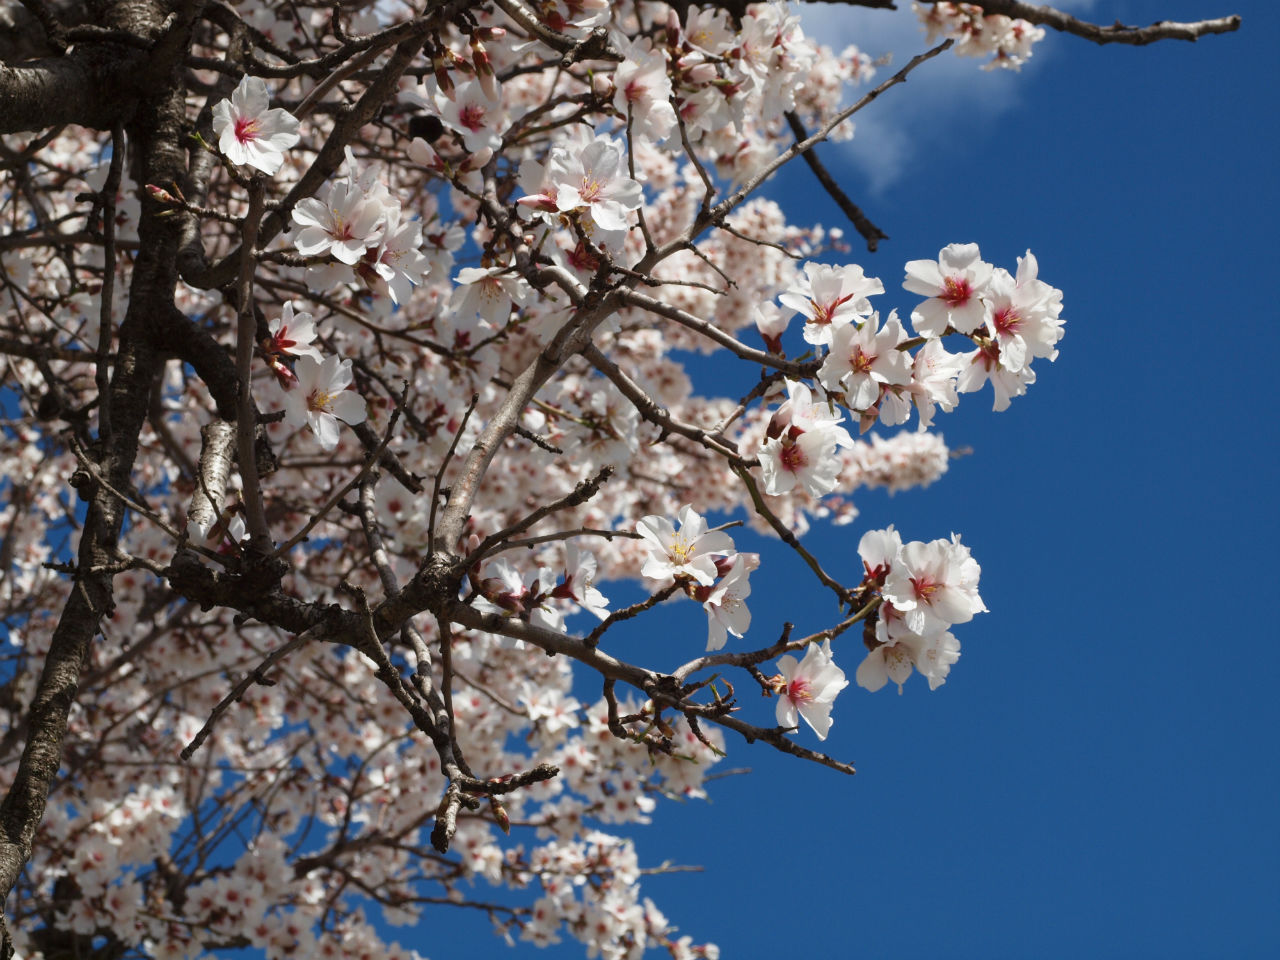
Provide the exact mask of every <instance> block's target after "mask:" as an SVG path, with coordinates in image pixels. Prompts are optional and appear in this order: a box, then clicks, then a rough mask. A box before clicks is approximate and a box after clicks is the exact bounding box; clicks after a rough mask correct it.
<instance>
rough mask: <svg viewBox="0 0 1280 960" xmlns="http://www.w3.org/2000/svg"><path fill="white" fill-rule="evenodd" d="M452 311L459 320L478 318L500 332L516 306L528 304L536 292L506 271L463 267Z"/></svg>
mask: <svg viewBox="0 0 1280 960" xmlns="http://www.w3.org/2000/svg"><path fill="white" fill-rule="evenodd" d="M454 280H455V281H456V282H457V284H458V286H457V287H455V288H454V291H453V297H452V298H451V299H450V301H449V309H450V310H451V311H453V312H454V314H456V315H457V317H458V318H462V317H473V316H479V317H481V318H482V319H484V320H485V322H486V323H489V324H490V325H492V326H493V327H495V328H497V329H501V328H502V327H504V326H506V324H507V318H508V317H509V316H511V307H512V305H513V304H515V305H517V306H519V305H523V304H525V303H527V302H528V301H529V298H530V296H531V295H532V293H533V291H532V289H531V288H530V287H529V284H528V283H527V282H526V281H525V279H524V278H523V277H520V276H517V275H516V274H514V273H512V272H510V270H509V268H507V267H490V268H489V269H484V268H481V267H463V268H462V269H461V270H459V271H458V275H457V276H456V277H454Z"/></svg>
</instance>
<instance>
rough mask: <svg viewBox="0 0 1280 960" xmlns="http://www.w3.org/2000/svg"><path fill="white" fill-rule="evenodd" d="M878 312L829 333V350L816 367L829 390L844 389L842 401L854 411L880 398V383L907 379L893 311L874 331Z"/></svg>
mask: <svg viewBox="0 0 1280 960" xmlns="http://www.w3.org/2000/svg"><path fill="white" fill-rule="evenodd" d="M878 324H879V316H878V315H877V314H874V313H873V314H872V315H871V317H870V318H869V319H867V320H865V321H864V322H863V323H862V325H861V326H858V325H856V324H853V323H847V324H844V325H842V326H841V327H839V328H838V329H837V330H836V332H835V333H834V334H832V336H831V352H830V353H828V354H827V359H826V361H825V362H824V363H823V364H822V368H821V369H820V370H819V371H818V379H819V380H820V381H821V382H822V385H823V386H824V387H826V388H827V389H828V390H830V391H831V392H833V393H839V392H840V391H841V390H843V391H844V396H845V403H846V404H848V406H849V409H851V410H855V411H861V410H867V409H869V408H870V407H873V406H875V404H876V402H877V401H878V400H879V399H880V385H881V384H886V385H893V386H905V385H906V384H909V383H910V382H911V358H910V356H909V355H908V354H907V352H906V351H905V350H899V349H898V344H899V343H901V342H902V341H903V340H904V339H905V338H906V334H905V333H904V332H903V329H902V325H901V324H900V323H899V322H898V315H897V313H896V312H895V313H891V314H889V319H888V320H887V321H886V322H885V325H884V326H883V327H882V328H880V329H879V331H878V332H877V326H878Z"/></svg>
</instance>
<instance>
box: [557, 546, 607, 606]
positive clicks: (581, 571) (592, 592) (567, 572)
mask: <svg viewBox="0 0 1280 960" xmlns="http://www.w3.org/2000/svg"><path fill="white" fill-rule="evenodd" d="M596 569H597V567H596V558H595V555H594V554H592V553H591V552H590V551H587V550H580V549H579V548H578V545H577V544H576V543H574V542H573V541H572V540H570V541H569V543H568V545H567V546H566V547H565V560H564V582H563V583H561V584H560V585H559V586H557V587H556V588H555V590H553V591H552V594H553V595H554V596H556V597H561V598H563V599H565V600H572V601H573V602H574V603H576V604H577V605H578V606H580V607H582V609H583V610H586V611H587V612H588V613H591V614H594V615H595V616H597V617H599V618H600V619H601V620H603V619H604V618H605V617H607V616H609V598H608V597H606V596H605V595H604V594H602V593H601V592H600V591H599V590H597V589H596V587H595V579H596Z"/></svg>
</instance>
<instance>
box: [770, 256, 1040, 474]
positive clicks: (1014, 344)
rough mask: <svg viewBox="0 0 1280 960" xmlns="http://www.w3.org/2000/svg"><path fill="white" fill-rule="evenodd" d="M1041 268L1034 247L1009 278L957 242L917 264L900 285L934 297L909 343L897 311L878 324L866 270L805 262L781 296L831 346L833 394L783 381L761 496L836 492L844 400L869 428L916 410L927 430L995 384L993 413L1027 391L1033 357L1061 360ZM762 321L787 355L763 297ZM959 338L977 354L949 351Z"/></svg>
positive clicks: (824, 368)
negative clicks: (963, 398) (937, 417)
mask: <svg viewBox="0 0 1280 960" xmlns="http://www.w3.org/2000/svg"><path fill="white" fill-rule="evenodd" d="M1038 272H1039V266H1038V264H1037V262H1036V258H1035V257H1034V256H1033V255H1032V254H1031V251H1027V255H1026V256H1025V257H1019V258H1018V268H1017V274H1016V275H1013V274H1010V273H1009V272H1008V271H1007V270H1004V269H1001V268H997V267H995V266H993V265H992V264H990V263H986V262H984V261H983V260H982V258H981V255H980V253H979V251H978V246H977V244H972V243H966V244H961V243H953V244H951V245H950V246H947V247H945V248H944V249H943V250H941V251H940V252H939V254H938V259H937V260H912V261H911V262H909V263H908V264H907V267H906V280H905V281H904V283H903V287H904V288H905V289H906V290H908V291H909V292H911V293H916V294H919V295H921V296H924V297H927V298H928V299H926V300H925V301H924V302H923V303H921V304H919V306H917V307H916V308H915V309H914V310H912V312H911V324H912V327H913V328H914V331H915V333H916V337H915V338H914V339H912V338H911V337H910V336H909V334H908V332H907V330H906V329H904V328H903V325H902V323H901V321H900V320H899V319H898V316H897V313H896V312H891V313H890V314H889V316H888V318H887V319H886V320H885V321H884V322H883V323H881V322H880V316H879V313H877V312H876V311H875V310H873V309H872V307H871V302H870V300H869V299H868V297H870V296H873V295H876V294H881V293H883V292H884V285H883V284H882V283H881V282H880V281H879V280H877V279H874V278H869V277H866V276H865V275H864V274H863V271H862V268H861V267H859V266H857V265H856V264H855V265H851V266H847V267H832V266H828V265H825V264H816V263H808V264H806V265H805V277H804V278H802V279H801V280H800V281H799V282H798V283H797V284H796V286H794V287H792V288H791V289H790V290H788V291H787V292H785V293H783V294H782V295H781V297H780V298H779V299H780V300H781V302H782V303H783V304H784V305H785V306H787V307H790V308H791V309H793V310H794V311H796V312H797V313H799V314H800V315H802V316H803V317H804V320H805V323H804V330H803V336H804V339H805V341H806V342H807V343H809V344H812V345H813V346H814V347H816V348H818V349H821V348H822V347H826V348H827V352H826V354H825V355H824V356H823V359H822V364H821V366H820V367H819V368H818V371H817V379H818V382H819V383H820V384H821V386H822V389H823V391H824V394H825V396H824V397H822V398H820V399H815V397H814V395H813V391H811V390H810V389H809V388H808V387H807V386H805V385H804V384H796V383H792V382H791V381H787V395H788V399H787V400H786V401H785V402H783V403H782V405H781V406H780V407H779V408H778V409H777V410H776V411H775V412H774V414H773V417H772V418H771V419H770V420H769V424H768V427H767V428H766V431H765V440H764V442H763V443H762V444H761V446H760V451H759V457H760V471H761V475H762V479H763V484H764V491H765V493H767V494H770V495H773V496H777V495H779V494H785V493H787V492H789V491H790V490H792V489H793V488H794V487H796V486H800V487H802V488H803V489H804V490H805V491H806V492H808V493H809V494H810V495H811V496H815V497H820V496H822V495H824V494H826V493H829V492H831V491H832V490H834V489H835V488H836V487H837V485H838V482H839V481H838V477H839V475H840V472H841V469H842V466H843V464H842V462H841V458H840V456H839V455H838V451H839V449H841V448H848V447H850V446H852V443H853V440H852V438H851V437H850V436H849V434H848V432H847V431H846V430H845V429H844V428H843V427H841V426H839V423H840V422H841V421H842V420H843V416H842V415H841V414H839V413H837V412H835V410H834V407H833V404H834V403H835V402H839V403H841V404H843V405H844V406H846V407H848V409H849V410H850V412H852V413H853V414H854V415H855V416H856V417H857V418H858V420H859V422H860V424H861V429H862V430H863V431H864V432H865V431H866V430H867V429H868V428H869V427H871V426H872V425H873V424H875V423H876V422H877V421H878V422H880V423H883V424H884V425H886V426H897V425H899V424H902V423H904V422H906V421H907V419H909V417H910V415H911V410H912V409H913V408H914V409H915V410H917V411H918V414H919V429H920V430H925V429H927V428H928V427H929V426H931V425H932V423H933V416H934V413H935V411H936V410H937V409H938V408H941V409H942V410H943V411H946V412H949V411H951V410H952V409H954V407H955V405H956V403H957V402H958V400H959V396H958V395H959V394H962V393H972V392H974V391H976V390H980V389H981V388H982V387H983V386H984V385H985V384H986V383H988V382H990V384H991V387H992V391H993V393H994V394H995V409H996V410H997V411H1000V410H1004V409H1006V408H1007V407H1008V406H1009V401H1010V399H1011V398H1012V397H1015V396H1021V395H1022V394H1024V393H1026V390H1027V387H1028V386H1029V385H1030V384H1032V383H1034V382H1035V371H1034V370H1033V369H1032V368H1031V361H1032V360H1033V359H1037V358H1045V359H1048V360H1051V361H1052V360H1054V359H1056V358H1057V356H1058V350H1057V346H1056V344H1057V343H1058V341H1059V340H1060V339H1062V335H1063V324H1064V322H1065V321H1064V320H1063V319H1062V316H1061V314H1062V292H1061V291H1060V290H1057V289H1055V288H1053V287H1051V286H1049V285H1048V284H1047V283H1045V282H1043V281H1042V280H1040V279H1039V278H1038ZM756 323H757V325H758V326H759V328H760V332H761V336H762V337H763V338H764V340H765V343H766V345H767V346H769V348H770V350H772V351H773V352H775V353H781V351H782V335H783V333H784V332H785V330H786V326H787V318H786V316H785V314H784V312H783V311H781V310H779V309H778V308H776V307H774V306H773V305H772V304H766V305H764V307H762V308H760V309H759V310H757V313H756ZM952 334H957V335H960V336H963V337H967V338H968V339H969V341H970V342H971V344H972V346H973V347H974V349H973V350H972V351H970V352H968V353H960V354H953V353H949V352H947V350H946V348H945V347H944V346H943V342H942V338H943V337H946V336H949V335H952ZM913 346H914V347H916V348H917V349H916V352H915V354H914V355H912V354H911V352H910V348H911V347H913Z"/></svg>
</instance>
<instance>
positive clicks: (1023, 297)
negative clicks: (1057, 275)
mask: <svg viewBox="0 0 1280 960" xmlns="http://www.w3.org/2000/svg"><path fill="white" fill-rule="evenodd" d="M1038 272H1039V265H1038V264H1037V262H1036V258H1035V256H1034V255H1032V253H1031V251H1030V250H1028V251H1027V255H1026V256H1025V257H1019V258H1018V275H1017V277H1016V278H1015V277H1013V276H1010V274H1009V272H1008V271H1007V270H999V269H997V270H996V271H995V274H994V276H993V277H992V278H991V288H990V291H989V293H988V296H987V301H988V303H989V305H990V308H991V316H990V319H989V320H988V321H987V329H988V330H989V331H990V332H991V335H992V337H994V338H995V340H996V342H997V343H999V344H1000V360H1001V364H1002V366H1004V367H1005V368H1006V369H1007V370H1009V371H1010V372H1011V373H1018V372H1019V371H1020V370H1022V368H1023V367H1024V366H1026V365H1027V364H1028V363H1030V362H1031V360H1032V359H1035V358H1041V357H1043V358H1047V359H1049V360H1050V361H1052V360H1056V359H1057V357H1058V350H1057V347H1056V346H1055V344H1057V342H1058V341H1059V340H1061V339H1062V333H1063V330H1062V325H1063V323H1064V321H1063V320H1062V319H1061V317H1060V316H1059V314H1061V313H1062V291H1061V290H1056V289H1054V288H1053V287H1051V286H1049V284H1047V283H1045V282H1044V281H1042V280H1039V279H1037V276H1036V275H1037V273H1038Z"/></svg>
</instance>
